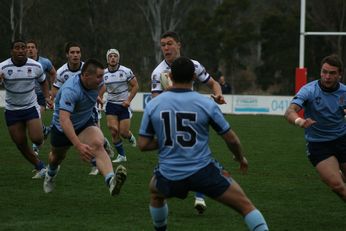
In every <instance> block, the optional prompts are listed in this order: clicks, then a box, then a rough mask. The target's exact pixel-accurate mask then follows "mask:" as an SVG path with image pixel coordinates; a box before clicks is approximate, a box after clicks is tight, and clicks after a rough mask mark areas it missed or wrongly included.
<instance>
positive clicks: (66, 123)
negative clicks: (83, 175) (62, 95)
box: [59, 110, 93, 161]
mask: <svg viewBox="0 0 346 231" xmlns="http://www.w3.org/2000/svg"><path fill="white" fill-rule="evenodd" d="M70 116H71V113H70V112H69V111H65V110H60V111H59V119H60V124H61V127H62V129H63V131H64V134H65V135H66V136H67V138H68V139H69V140H70V141H71V143H72V144H73V146H74V147H75V148H76V149H77V150H78V152H79V154H80V155H81V158H82V159H83V160H85V161H90V160H91V159H92V158H93V154H92V153H91V151H92V150H91V147H90V146H89V145H87V144H83V143H82V142H80V140H79V138H78V136H77V134H76V132H75V130H74V128H73V124H72V121H71V119H70Z"/></svg>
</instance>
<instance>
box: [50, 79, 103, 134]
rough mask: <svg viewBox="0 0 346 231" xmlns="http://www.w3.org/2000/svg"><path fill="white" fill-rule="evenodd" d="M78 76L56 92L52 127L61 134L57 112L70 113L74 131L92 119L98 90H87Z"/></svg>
mask: <svg viewBox="0 0 346 231" xmlns="http://www.w3.org/2000/svg"><path fill="white" fill-rule="evenodd" d="M80 78H81V76H80V75H75V76H72V77H70V78H69V79H68V80H67V81H66V82H65V83H64V85H62V87H61V88H60V90H59V91H58V94H57V96H56V98H55V108H54V114H53V125H54V126H55V127H56V128H57V129H58V130H59V131H61V132H63V130H62V128H61V125H60V120H59V111H60V110H65V111H68V112H70V113H71V117H70V119H71V121H72V124H73V127H74V129H75V130H77V129H79V128H82V127H83V125H85V124H86V123H87V122H88V120H89V119H90V118H91V117H92V113H93V108H94V106H95V103H96V100H97V96H98V90H87V89H86V88H84V86H83V85H82V83H81V80H80Z"/></svg>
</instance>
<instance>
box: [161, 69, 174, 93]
mask: <svg viewBox="0 0 346 231" xmlns="http://www.w3.org/2000/svg"><path fill="white" fill-rule="evenodd" d="M160 83H161V87H162V89H163V90H167V89H168V88H170V87H171V86H172V85H173V83H172V80H171V78H170V77H169V73H167V72H163V73H161V74H160Z"/></svg>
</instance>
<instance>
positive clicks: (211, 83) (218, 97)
mask: <svg viewBox="0 0 346 231" xmlns="http://www.w3.org/2000/svg"><path fill="white" fill-rule="evenodd" d="M207 85H208V87H209V88H210V89H211V90H212V91H213V95H212V98H213V99H214V101H215V102H216V103H217V104H225V103H226V101H225V98H224V97H223V95H222V91H221V86H220V84H219V83H218V82H216V81H215V80H214V79H213V78H212V77H210V78H209V79H208V82H207Z"/></svg>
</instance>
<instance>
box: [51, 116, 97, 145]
mask: <svg viewBox="0 0 346 231" xmlns="http://www.w3.org/2000/svg"><path fill="white" fill-rule="evenodd" d="M90 126H95V123H94V120H93V118H90V119H89V120H88V122H86V124H85V125H84V126H83V127H81V128H80V129H78V130H75V132H76V134H77V135H78V134H79V133H81V132H82V131H83V130H84V129H86V128H87V127H90ZM50 143H51V145H52V146H53V147H57V148H60V147H67V146H72V145H73V144H72V143H71V141H70V139H69V138H68V137H67V136H66V135H65V133H63V132H61V131H59V130H58V129H57V128H56V127H55V125H53V126H52V129H51V131H50Z"/></svg>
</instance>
